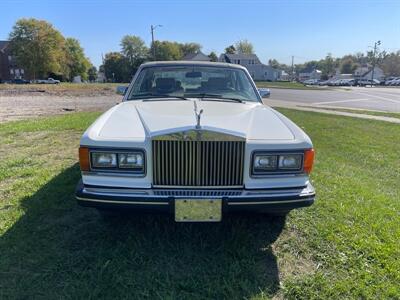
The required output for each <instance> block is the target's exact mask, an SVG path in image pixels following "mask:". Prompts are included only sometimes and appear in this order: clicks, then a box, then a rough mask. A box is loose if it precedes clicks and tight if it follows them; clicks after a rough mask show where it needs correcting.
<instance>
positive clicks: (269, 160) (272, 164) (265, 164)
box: [253, 154, 278, 173]
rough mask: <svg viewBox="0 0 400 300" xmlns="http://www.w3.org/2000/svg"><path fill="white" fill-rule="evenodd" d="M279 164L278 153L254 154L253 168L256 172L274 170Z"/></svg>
mask: <svg viewBox="0 0 400 300" xmlns="http://www.w3.org/2000/svg"><path fill="white" fill-rule="evenodd" d="M277 165H278V156H277V155H268V154H260V155H258V154H256V155H254V161H253V169H254V173H257V172H264V171H274V170H276V168H277Z"/></svg>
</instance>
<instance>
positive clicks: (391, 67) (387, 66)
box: [380, 51, 400, 76]
mask: <svg viewBox="0 0 400 300" xmlns="http://www.w3.org/2000/svg"><path fill="white" fill-rule="evenodd" d="M380 67H381V68H382V70H383V72H384V73H385V75H386V76H400V51H397V52H394V53H390V54H388V55H386V57H385V58H384V59H383V61H382V63H381V64H380Z"/></svg>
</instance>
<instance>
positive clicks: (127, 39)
mask: <svg viewBox="0 0 400 300" xmlns="http://www.w3.org/2000/svg"><path fill="white" fill-rule="evenodd" d="M121 48H122V50H121V52H122V54H124V55H125V56H126V57H127V58H128V60H129V63H130V65H131V67H132V68H134V69H136V68H137V67H138V66H139V65H140V64H141V63H143V61H145V60H146V58H147V57H148V55H149V48H147V47H146V44H145V43H144V41H143V40H142V39H141V38H140V37H138V36H135V35H125V36H124V37H123V38H122V40H121Z"/></svg>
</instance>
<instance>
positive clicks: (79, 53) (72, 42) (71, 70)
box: [64, 38, 91, 80]
mask: <svg viewBox="0 0 400 300" xmlns="http://www.w3.org/2000/svg"><path fill="white" fill-rule="evenodd" d="M65 51H66V66H67V70H66V71H64V73H65V75H66V76H67V77H68V78H69V80H72V79H73V78H74V77H75V76H81V78H82V79H83V80H87V79H88V70H89V68H90V66H91V63H90V61H89V59H87V58H86V56H85V53H84V51H83V48H82V47H81V45H80V43H79V41H78V40H77V39H74V38H67V39H66V40H65Z"/></svg>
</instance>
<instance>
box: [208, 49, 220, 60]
mask: <svg viewBox="0 0 400 300" xmlns="http://www.w3.org/2000/svg"><path fill="white" fill-rule="evenodd" d="M208 57H209V58H210V59H211V61H218V56H217V54H216V53H215V52H214V51H211V52H210V54H208Z"/></svg>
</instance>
